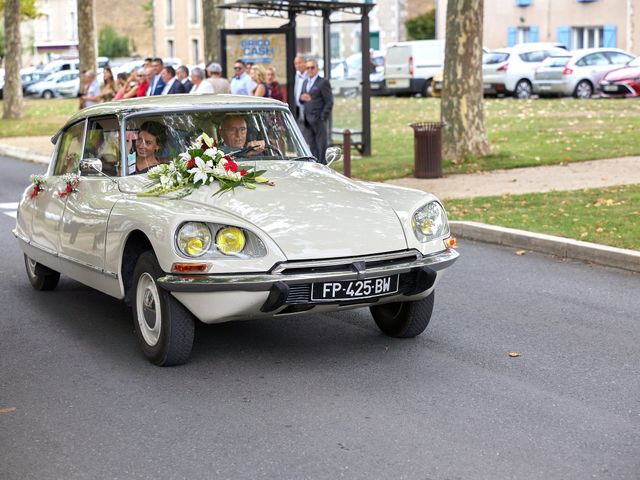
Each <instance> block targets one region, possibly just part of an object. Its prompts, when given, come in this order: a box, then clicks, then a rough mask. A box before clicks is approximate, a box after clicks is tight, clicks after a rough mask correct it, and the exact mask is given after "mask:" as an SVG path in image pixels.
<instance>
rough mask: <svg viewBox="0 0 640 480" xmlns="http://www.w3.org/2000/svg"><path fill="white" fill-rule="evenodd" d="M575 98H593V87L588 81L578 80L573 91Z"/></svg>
mask: <svg viewBox="0 0 640 480" xmlns="http://www.w3.org/2000/svg"><path fill="white" fill-rule="evenodd" d="M573 96H574V97H576V98H591V97H592V96H593V85H591V82H590V81H589V80H580V81H579V82H578V84H577V85H576V89H575V90H574V91H573Z"/></svg>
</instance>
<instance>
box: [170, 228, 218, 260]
mask: <svg viewBox="0 0 640 480" xmlns="http://www.w3.org/2000/svg"><path fill="white" fill-rule="evenodd" d="M176 243H177V245H178V249H179V250H180V252H181V253H183V254H184V255H186V256H188V257H199V256H201V255H204V254H205V253H206V252H207V250H209V247H210V246H211V232H210V231H209V227H207V226H206V225H205V224H204V223H199V222H188V223H185V224H184V225H182V227H180V230H178V235H177V242H176Z"/></svg>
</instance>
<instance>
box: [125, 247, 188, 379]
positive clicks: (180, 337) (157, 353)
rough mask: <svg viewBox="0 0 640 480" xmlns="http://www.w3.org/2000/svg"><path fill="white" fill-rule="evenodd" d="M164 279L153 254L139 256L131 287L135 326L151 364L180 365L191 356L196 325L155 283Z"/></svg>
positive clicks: (186, 312) (149, 252)
mask: <svg viewBox="0 0 640 480" xmlns="http://www.w3.org/2000/svg"><path fill="white" fill-rule="evenodd" d="M163 275H164V272H163V271H162V269H161V268H160V265H159V264H158V260H157V259H156V256H155V255H154V253H153V252H151V251H147V252H144V253H143V254H142V255H140V258H138V263H137V264H136V268H135V270H134V272H133V285H132V287H131V288H132V289H133V291H132V301H133V302H132V303H133V305H132V306H133V319H134V325H135V329H136V334H137V337H138V341H139V343H140V346H141V347H142V351H143V352H144V354H145V356H146V357H147V358H148V359H149V361H151V362H152V363H155V364H156V365H159V366H170V365H180V364H183V363H185V362H186V361H187V360H188V359H189V356H190V355H191V349H192V347H193V337H194V330H195V325H194V323H195V322H194V318H193V315H192V314H191V312H189V311H188V310H187V309H186V308H185V307H184V306H183V305H182V304H181V303H180V302H178V301H177V300H176V299H175V298H174V297H172V296H171V294H170V293H169V292H167V291H166V290H163V289H162V288H161V287H160V286H158V284H157V283H156V280H157V279H158V278H159V277H161V276H163Z"/></svg>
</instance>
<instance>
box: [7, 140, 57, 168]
mask: <svg viewBox="0 0 640 480" xmlns="http://www.w3.org/2000/svg"><path fill="white" fill-rule="evenodd" d="M0 156H5V157H11V158H15V159H16V160H23V161H25V162H31V163H44V164H45V165H48V164H49V161H50V160H51V157H50V156H49V155H40V154H38V153H34V152H32V151H31V150H28V149H26V148H20V147H14V146H13V145H3V144H0Z"/></svg>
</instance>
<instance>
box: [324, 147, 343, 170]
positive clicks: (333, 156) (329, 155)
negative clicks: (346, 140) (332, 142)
mask: <svg viewBox="0 0 640 480" xmlns="http://www.w3.org/2000/svg"><path fill="white" fill-rule="evenodd" d="M324 159H325V161H326V162H327V166H329V165H331V164H332V163H333V162H338V161H340V160H341V159H342V149H341V148H340V147H329V148H327V150H326V152H325V154H324Z"/></svg>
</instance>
